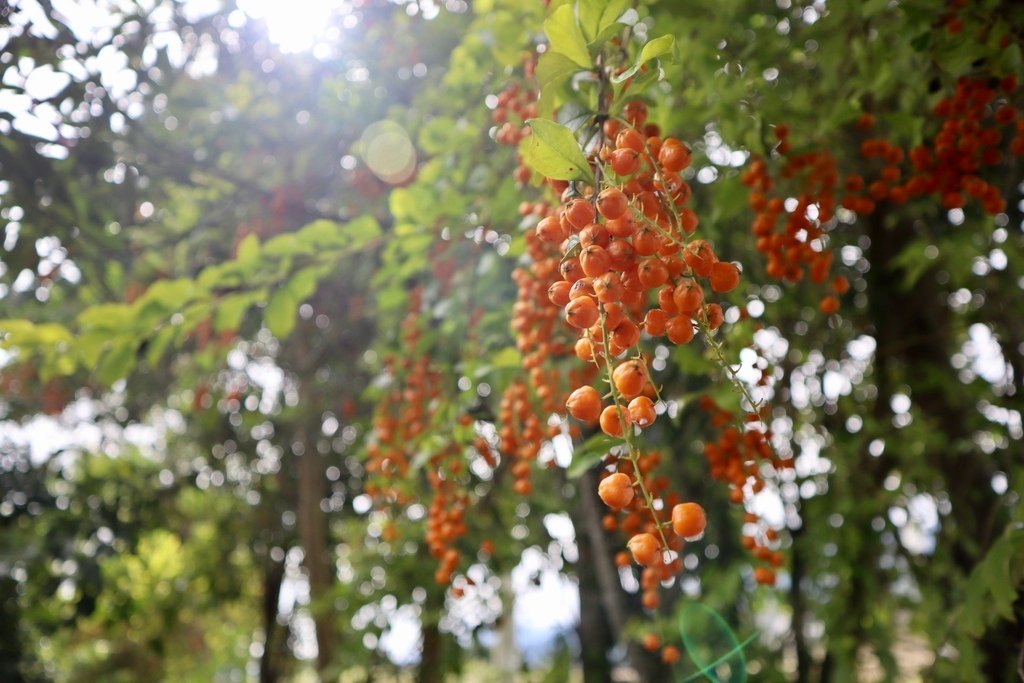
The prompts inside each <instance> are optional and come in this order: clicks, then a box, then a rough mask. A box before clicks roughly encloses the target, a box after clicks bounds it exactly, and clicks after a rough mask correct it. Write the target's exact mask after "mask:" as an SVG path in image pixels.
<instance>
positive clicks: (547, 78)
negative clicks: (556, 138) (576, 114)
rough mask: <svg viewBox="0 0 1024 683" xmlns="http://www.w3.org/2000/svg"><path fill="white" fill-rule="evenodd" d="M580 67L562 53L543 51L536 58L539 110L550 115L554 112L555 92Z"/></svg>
mask: <svg viewBox="0 0 1024 683" xmlns="http://www.w3.org/2000/svg"><path fill="white" fill-rule="evenodd" d="M579 70H580V67H579V66H578V65H577V64H576V62H574V61H572V60H571V59H569V58H568V57H566V56H565V55H563V54H559V53H557V52H545V53H544V54H542V55H541V56H540V59H538V60H537V84H538V86H540V99H539V101H538V104H539V105H540V111H541V113H542V114H545V115H550V114H551V113H552V112H554V110H555V107H556V106H557V105H556V103H555V97H556V93H557V92H558V89H559V88H560V87H561V86H562V85H563V84H564V83H565V82H566V80H567V79H568V78H569V76H571V75H572V74H574V73H575V72H577V71H579Z"/></svg>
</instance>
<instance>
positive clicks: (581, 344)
mask: <svg viewBox="0 0 1024 683" xmlns="http://www.w3.org/2000/svg"><path fill="white" fill-rule="evenodd" d="M646 118H647V109H646V107H645V106H644V105H643V103H641V102H638V101H634V102H631V103H629V104H628V105H627V106H626V107H625V110H624V112H623V119H622V120H619V119H609V120H608V121H606V122H605V123H604V124H603V126H602V132H603V134H604V139H605V140H606V144H603V145H602V146H601V147H600V149H599V151H598V153H597V158H598V160H599V161H600V162H602V163H601V164H600V165H599V166H598V169H599V170H598V178H599V179H600V182H599V183H598V185H599V188H598V189H597V190H596V191H594V192H591V193H589V194H588V193H587V192H586V190H584V193H583V194H582V195H579V194H576V195H575V196H574V195H573V194H572V193H571V192H564V193H563V201H564V204H563V206H562V207H561V209H560V210H559V211H558V212H557V213H555V214H553V215H549V216H547V217H545V218H544V219H543V220H541V221H540V222H539V223H538V224H537V228H536V234H537V235H538V236H539V237H540V239H542V240H543V241H544V242H547V243H549V244H557V245H559V247H560V250H561V252H562V253H563V257H562V260H561V262H560V265H559V272H560V273H561V277H562V279H561V280H560V281H559V282H556V283H555V284H553V285H552V286H551V288H550V289H549V291H548V297H549V299H550V300H551V302H552V303H553V304H554V305H556V306H559V307H561V308H562V310H563V312H564V316H565V320H566V321H567V322H568V323H569V325H570V326H572V327H573V328H575V329H577V330H578V331H579V339H578V340H577V342H576V345H575V350H576V355H577V357H578V358H580V359H581V360H584V361H587V362H590V363H593V365H594V366H596V367H597V368H598V369H599V370H600V372H601V373H602V374H603V375H604V376H605V377H606V378H607V381H608V383H609V384H610V389H611V391H610V394H609V396H608V397H609V398H610V399H611V400H610V401H609V402H608V403H607V404H606V402H605V397H603V396H602V395H601V392H599V391H598V390H597V389H596V388H594V386H592V385H590V384H584V385H583V386H579V387H578V388H577V389H575V390H574V391H573V392H572V393H571V394H570V396H569V399H568V401H567V402H566V409H567V410H568V412H569V414H570V415H572V416H573V417H574V418H576V419H578V420H580V421H582V422H584V423H587V424H598V425H600V428H601V429H602V431H604V432H605V434H607V435H609V436H611V437H617V438H624V439H626V442H627V443H626V446H627V449H628V453H629V459H628V463H627V461H626V459H625V458H619V459H618V467H617V471H616V472H614V473H611V474H609V475H608V476H606V477H605V478H604V479H602V481H601V484H600V488H599V491H598V493H599V495H600V496H601V498H602V500H604V501H605V503H606V504H608V505H609V507H611V508H612V509H614V510H620V509H628V510H629V512H628V513H627V517H626V522H625V525H624V526H623V527H622V528H623V530H624V531H626V532H627V534H629V536H630V537H629V542H628V544H627V545H628V548H629V551H630V554H631V556H632V558H633V560H634V561H636V562H637V563H638V564H640V565H642V566H644V567H645V570H644V573H643V581H642V584H643V585H644V596H643V601H644V604H645V605H646V606H648V607H649V608H653V607H656V606H657V603H658V593H657V585H658V583H660V581H662V580H663V579H664V578H666V577H667V576H670V575H671V574H672V573H673V572H675V571H677V570H678V562H677V560H678V558H675V560H673V559H668V560H666V552H667V551H671V550H676V549H678V547H681V539H682V538H686V537H692V536H699V535H700V534H701V533H702V532H703V530H704V525H705V519H704V514H703V510H702V509H701V508H700V506H699V505H696V504H694V503H677V504H675V505H674V506H673V507H672V513H671V514H672V521H671V522H666V523H662V522H661V520H659V518H658V512H657V509H658V506H657V505H655V495H660V494H661V490H660V489H661V487H660V486H659V485H658V484H657V483H656V482H653V481H652V482H646V481H645V478H646V477H645V464H644V463H649V462H650V460H645V457H646V458H652V456H640V454H639V452H638V451H637V450H636V448H635V447H634V446H633V445H632V443H630V438H631V436H632V434H633V433H634V429H635V428H641V429H643V428H646V427H649V426H650V425H651V424H652V423H653V422H654V421H655V419H656V417H657V411H656V410H655V402H654V399H655V398H656V397H657V393H656V389H655V387H654V385H653V383H652V382H651V378H650V375H649V371H648V367H647V363H646V361H645V360H644V359H643V357H642V356H640V355H639V354H636V355H634V356H632V357H627V358H622V357H623V356H625V355H627V354H628V352H629V351H630V350H631V349H633V348H634V347H635V346H636V344H637V342H638V341H639V340H640V337H641V333H646V334H647V335H648V336H650V337H655V338H656V337H662V336H664V337H666V338H667V339H668V341H669V342H671V343H674V344H685V343H687V342H689V341H690V340H691V339H692V338H693V336H694V333H695V326H697V325H700V326H704V327H705V328H706V329H708V330H709V331H710V330H713V329H716V328H717V327H718V326H719V325H721V323H722V319H723V314H722V309H721V307H720V306H719V305H718V304H715V303H707V302H705V292H706V289H705V287H708V288H709V289H710V290H711V291H713V292H728V291H731V290H732V289H734V288H735V287H736V286H737V285H738V284H739V269H738V268H737V267H736V266H735V265H733V264H732V263H728V262H723V261H719V260H718V258H717V256H716V255H715V253H714V250H713V249H712V247H711V245H710V244H709V243H708V242H706V241H704V240H700V239H692V238H691V235H692V234H693V232H694V231H695V230H696V228H697V223H698V221H697V217H696V215H695V214H694V213H693V211H692V210H690V209H689V208H688V207H687V206H686V202H687V201H688V199H689V198H690V188H689V186H688V185H687V183H686V182H685V181H684V180H683V179H682V177H681V176H680V172H681V171H682V170H683V169H685V168H686V167H687V166H688V165H689V163H690V150H689V149H688V148H687V147H686V145H684V144H683V143H681V142H680V141H678V140H676V139H674V138H671V137H669V138H664V139H663V138H661V137H660V133H659V131H658V129H657V127H656V126H648V125H645V124H646ZM650 302H654V303H650ZM648 484H650V486H648ZM636 491H639V492H640V494H641V495H640V496H639V497H637V496H636V495H635V494H636ZM630 506H632V508H630ZM643 508H646V510H647V513H648V515H649V521H648V522H647V523H646V524H640V523H639V519H640V517H639V515H638V514H637V513H639V511H640V509H643ZM630 520H632V521H630ZM606 524H607V526H609V527H610V526H611V521H607V522H606ZM666 531H669V532H672V531H674V532H675V534H676V535H675V537H673V535H672V533H666ZM669 558H671V556H669Z"/></svg>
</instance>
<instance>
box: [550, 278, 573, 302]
mask: <svg viewBox="0 0 1024 683" xmlns="http://www.w3.org/2000/svg"><path fill="white" fill-rule="evenodd" d="M571 287H572V285H570V284H569V283H568V282H566V281H565V280H559V281H558V282H556V283H554V284H553V285H551V286H550V287H548V300H549V301H550V302H551V303H553V304H554V305H555V306H559V307H564V306H565V305H566V304H568V303H569V289H570V288H571Z"/></svg>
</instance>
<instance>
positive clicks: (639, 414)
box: [628, 396, 658, 427]
mask: <svg viewBox="0 0 1024 683" xmlns="http://www.w3.org/2000/svg"><path fill="white" fill-rule="evenodd" d="M628 410H629V419H630V420H632V421H633V424H635V425H636V426H638V427H647V426H649V425H651V424H653V423H654V420H655V418H657V417H658V414H657V413H656V412H655V411H654V401H652V400H651V399H650V398H648V397H647V396H637V397H636V398H634V399H633V400H632V401H630V402H629V407H628Z"/></svg>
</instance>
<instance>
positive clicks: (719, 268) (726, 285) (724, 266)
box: [711, 261, 740, 292]
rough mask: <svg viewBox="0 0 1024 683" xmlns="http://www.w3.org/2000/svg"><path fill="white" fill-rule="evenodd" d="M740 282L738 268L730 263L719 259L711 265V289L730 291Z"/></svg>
mask: <svg viewBox="0 0 1024 683" xmlns="http://www.w3.org/2000/svg"><path fill="white" fill-rule="evenodd" d="M739 283H740V270H739V268H737V267H736V266H735V265H733V264H732V263H729V262H727V261H719V262H718V263H716V264H714V265H713V266H712V267H711V289H713V290H714V291H716V292H731V291H732V290H734V289H736V286H737V285H738V284H739Z"/></svg>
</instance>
